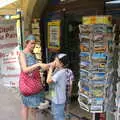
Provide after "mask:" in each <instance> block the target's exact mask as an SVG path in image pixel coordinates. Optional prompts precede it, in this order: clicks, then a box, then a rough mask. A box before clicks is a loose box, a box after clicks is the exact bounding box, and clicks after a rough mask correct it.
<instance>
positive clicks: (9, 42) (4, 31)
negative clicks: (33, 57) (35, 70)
mask: <svg viewBox="0 0 120 120" xmlns="http://www.w3.org/2000/svg"><path fill="white" fill-rule="evenodd" d="M18 55H19V47H18V40H17V27H16V20H9V21H8V20H4V21H0V63H1V64H0V83H1V84H4V85H5V86H10V87H13V86H14V87H17V86H18V80H19V73H20V66H19V61H18Z"/></svg>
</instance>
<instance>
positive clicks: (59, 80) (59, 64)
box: [47, 53, 73, 120]
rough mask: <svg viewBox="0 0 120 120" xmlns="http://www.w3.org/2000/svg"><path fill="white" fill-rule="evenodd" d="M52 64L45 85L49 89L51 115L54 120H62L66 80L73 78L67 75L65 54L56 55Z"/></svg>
mask: <svg viewBox="0 0 120 120" xmlns="http://www.w3.org/2000/svg"><path fill="white" fill-rule="evenodd" d="M54 63H55V64H54V66H53V65H51V66H50V68H49V71H48V75H47V83H48V84H50V87H51V91H50V92H51V97H52V113H53V117H54V120H64V119H65V115H64V108H65V102H66V86H67V84H68V78H70V79H73V77H71V76H70V75H72V76H73V74H67V73H68V71H70V72H71V70H70V69H67V68H66V67H67V66H68V58H67V54H64V53H60V54H58V55H57V56H56V57H55V61H54ZM54 68H55V70H54ZM53 70H54V71H53Z"/></svg>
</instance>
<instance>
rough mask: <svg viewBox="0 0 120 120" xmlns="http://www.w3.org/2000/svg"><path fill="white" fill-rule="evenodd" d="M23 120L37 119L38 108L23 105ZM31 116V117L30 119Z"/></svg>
mask: <svg viewBox="0 0 120 120" xmlns="http://www.w3.org/2000/svg"><path fill="white" fill-rule="evenodd" d="M21 114H22V120H29V119H30V120H36V110H35V109H33V108H28V107H26V106H25V105H22V110H21ZM28 118H29V119H28Z"/></svg>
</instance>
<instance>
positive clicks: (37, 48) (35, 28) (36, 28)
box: [32, 19, 42, 62]
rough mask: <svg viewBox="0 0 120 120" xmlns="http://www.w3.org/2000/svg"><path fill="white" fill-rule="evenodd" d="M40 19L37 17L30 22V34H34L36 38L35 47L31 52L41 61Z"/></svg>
mask: <svg viewBox="0 0 120 120" xmlns="http://www.w3.org/2000/svg"><path fill="white" fill-rule="evenodd" d="M39 22H40V20H39V19H34V20H33V22H32V34H33V35H34V36H35V38H36V44H35V48H34V50H33V52H34V53H35V56H36V59H37V60H38V61H39V62H41V61H42V59H41V56H42V53H41V41H40V27H39V24H40V23H39Z"/></svg>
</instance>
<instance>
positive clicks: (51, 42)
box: [48, 20, 60, 51]
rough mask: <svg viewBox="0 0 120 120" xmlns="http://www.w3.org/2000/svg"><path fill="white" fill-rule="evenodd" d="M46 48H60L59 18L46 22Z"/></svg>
mask: <svg viewBox="0 0 120 120" xmlns="http://www.w3.org/2000/svg"><path fill="white" fill-rule="evenodd" d="M48 49H49V50H53V51H56V50H59V49H60V20H56V21H50V22H48Z"/></svg>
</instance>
